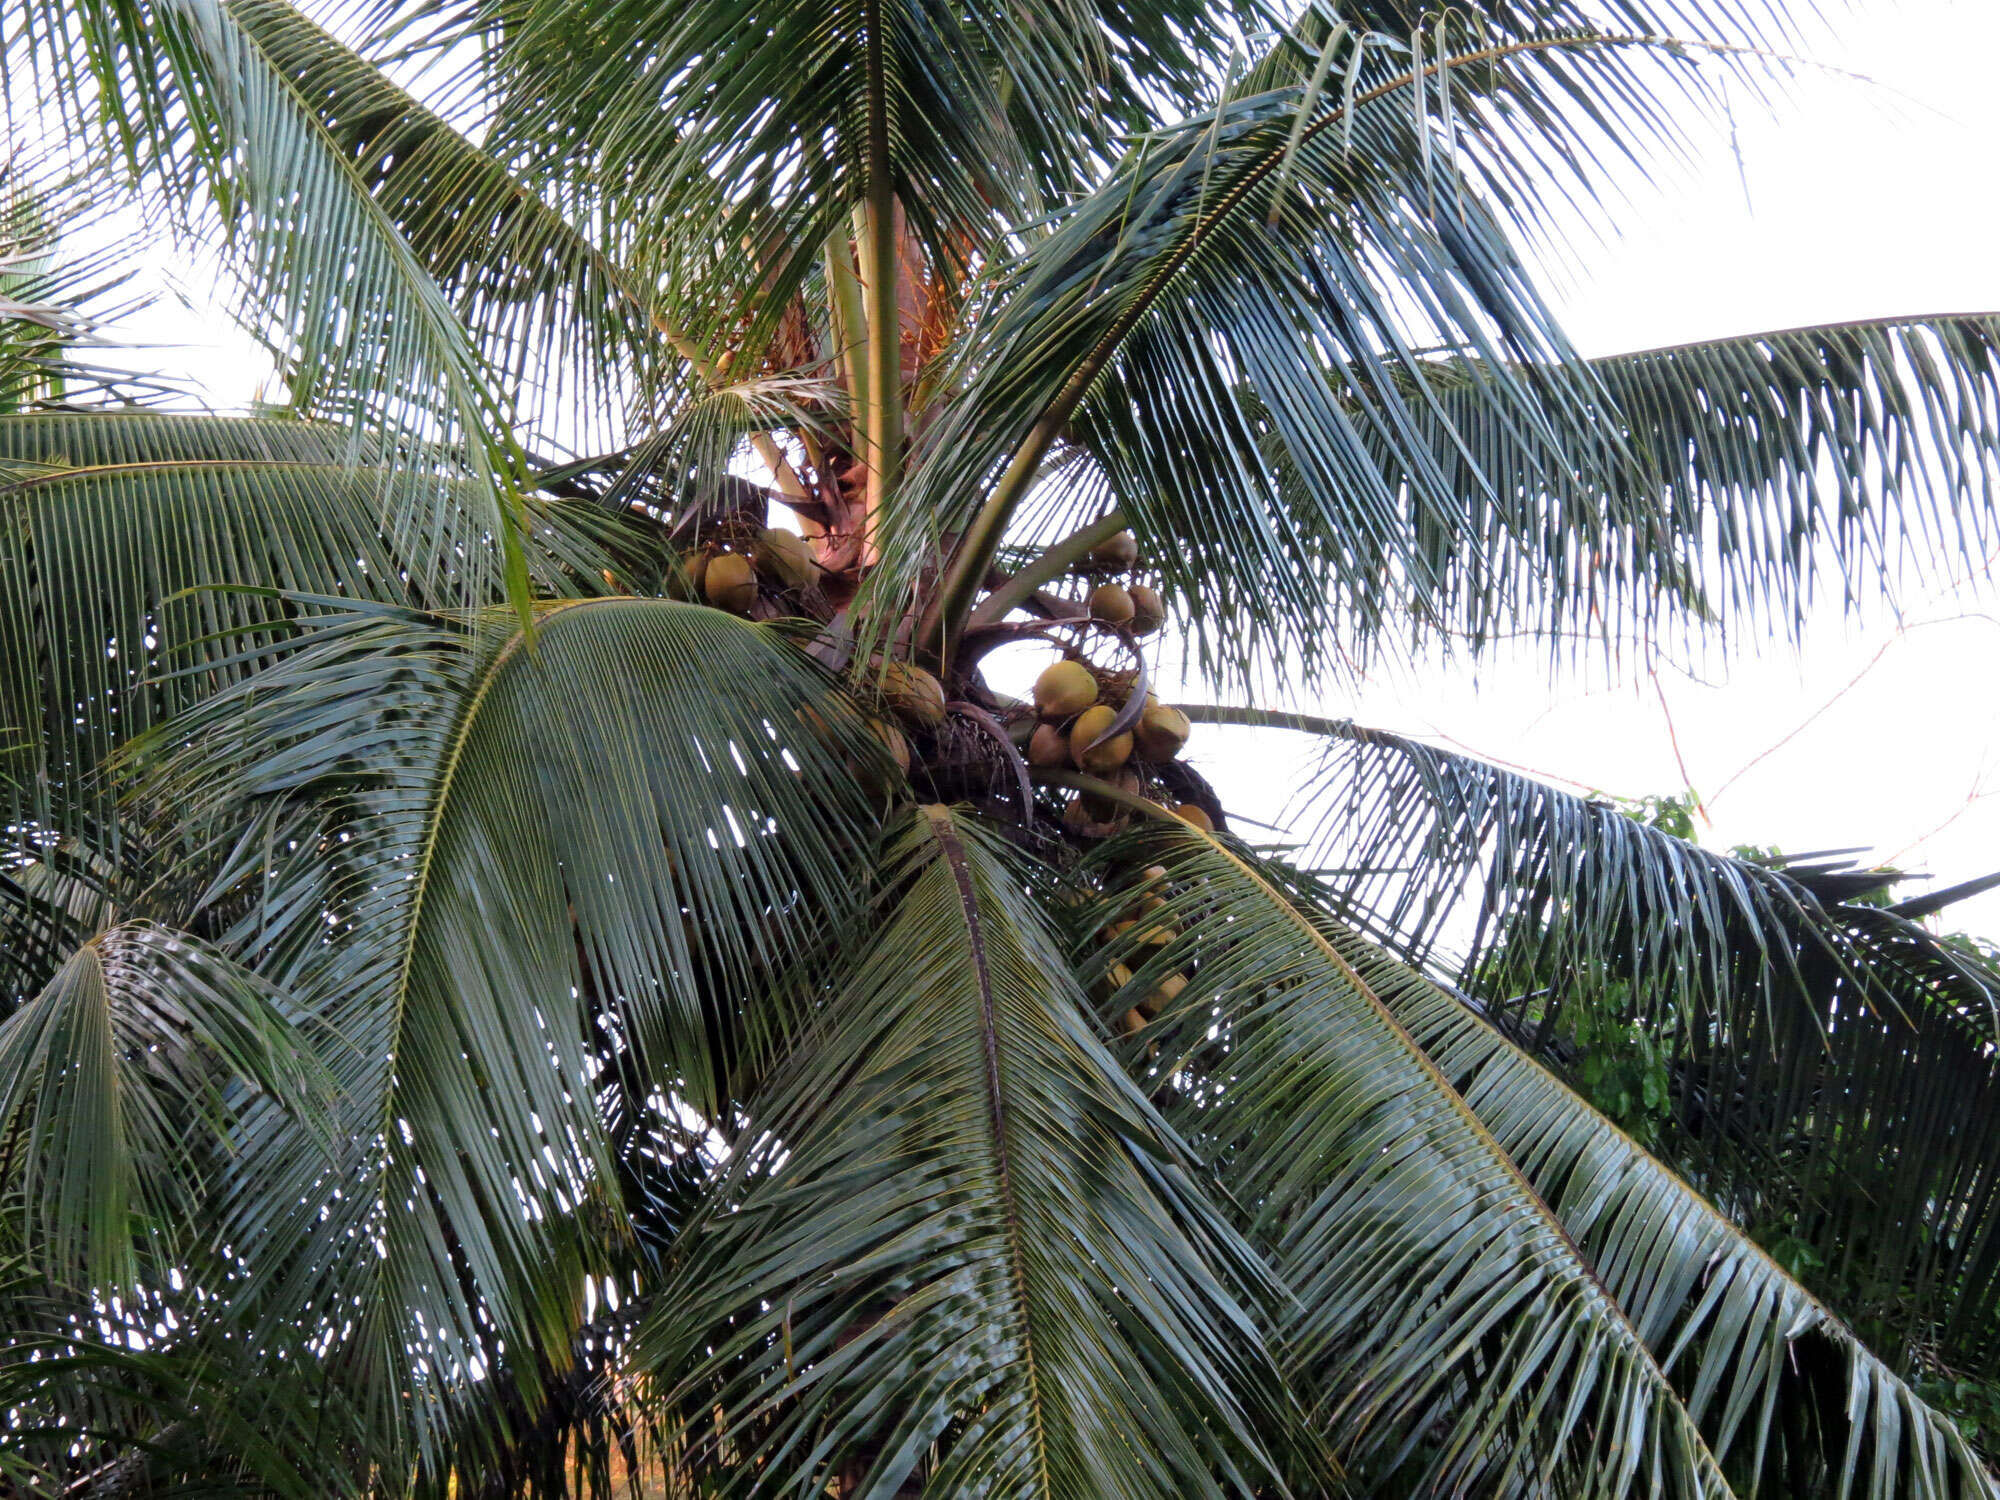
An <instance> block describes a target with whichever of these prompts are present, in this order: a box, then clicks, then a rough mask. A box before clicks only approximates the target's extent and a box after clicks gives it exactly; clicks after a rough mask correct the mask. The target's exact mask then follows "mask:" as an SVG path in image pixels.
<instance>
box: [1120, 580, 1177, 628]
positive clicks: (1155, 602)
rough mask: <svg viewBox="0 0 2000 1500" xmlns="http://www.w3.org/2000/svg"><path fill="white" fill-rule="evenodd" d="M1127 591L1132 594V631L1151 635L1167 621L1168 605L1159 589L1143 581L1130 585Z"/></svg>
mask: <svg viewBox="0 0 2000 1500" xmlns="http://www.w3.org/2000/svg"><path fill="white" fill-rule="evenodd" d="M1125 592H1126V593H1128V594H1130V595H1131V596H1132V633H1133V634H1134V635H1151V634H1152V633H1153V632H1154V631H1156V630H1158V629H1159V628H1160V627H1161V626H1162V625H1164V624H1166V623H1167V606H1166V604H1165V602H1164V601H1162V600H1161V598H1160V591H1159V590H1158V589H1154V588H1149V587H1147V586H1146V585H1145V584H1143V583H1135V584H1132V585H1130V586H1129V587H1128V588H1127V589H1126V590H1125Z"/></svg>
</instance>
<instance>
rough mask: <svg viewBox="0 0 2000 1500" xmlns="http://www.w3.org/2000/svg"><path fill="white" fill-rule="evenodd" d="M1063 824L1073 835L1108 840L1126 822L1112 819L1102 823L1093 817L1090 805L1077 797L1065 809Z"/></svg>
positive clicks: (1120, 819)
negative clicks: (1077, 834) (1078, 834)
mask: <svg viewBox="0 0 2000 1500" xmlns="http://www.w3.org/2000/svg"><path fill="white" fill-rule="evenodd" d="M1062 822H1063V827H1065V828H1067V829H1068V830H1069V831H1070V832H1071V833H1080V834H1082V835H1083V836H1084V837H1085V838H1091V839H1106V838H1110V837H1111V835H1112V834H1114V833H1116V832H1117V831H1118V830H1119V828H1120V826H1122V824H1123V822H1124V820H1123V819H1122V818H1110V819H1106V820H1104V821H1102V822H1100V821H1099V820H1098V819H1096V818H1094V817H1092V816H1091V814H1090V807H1089V804H1087V803H1086V802H1085V801H1084V800H1083V798H1081V797H1076V798H1073V799H1071V801H1070V804H1069V806H1068V807H1065V808H1064V809H1063V816H1062Z"/></svg>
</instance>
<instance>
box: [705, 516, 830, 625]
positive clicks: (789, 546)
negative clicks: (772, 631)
mask: <svg viewBox="0 0 2000 1500" xmlns="http://www.w3.org/2000/svg"><path fill="white" fill-rule="evenodd" d="M681 571H682V573H683V574H684V575H685V578H686V583H685V586H684V588H680V589H676V590H675V591H674V592H675V593H676V594H677V595H678V596H679V597H683V598H687V599H692V600H694V601H696V602H698V603H703V604H708V605H712V606H713V607H714V608H716V609H723V610H727V611H728V612H729V613H730V614H732V615H744V616H746V617H759V618H761V617H764V616H768V615H775V614H783V613H786V612H787V611H785V610H784V609H783V608H782V607H780V601H781V599H782V597H783V596H785V595H792V596H795V597H796V596H807V595H812V594H817V593H818V591H819V587H820V577H821V570H820V565H819V564H818V563H817V562H815V561H814V560H813V555H812V547H811V545H810V544H809V543H807V541H806V539H805V538H804V537H802V536H800V535H799V534H798V533H797V532H796V531H786V530H784V529H782V528H780V527H775V526H760V527H736V528H725V529H723V530H720V531H718V532H716V533H715V534H714V535H712V536H710V537H709V538H708V539H707V540H706V541H704V542H703V543H702V544H701V545H700V546H698V547H696V548H694V549H693V550H691V551H689V552H685V553H683V554H682V555H681ZM760 604H764V605H768V606H770V607H769V608H760V607H759V606H760Z"/></svg>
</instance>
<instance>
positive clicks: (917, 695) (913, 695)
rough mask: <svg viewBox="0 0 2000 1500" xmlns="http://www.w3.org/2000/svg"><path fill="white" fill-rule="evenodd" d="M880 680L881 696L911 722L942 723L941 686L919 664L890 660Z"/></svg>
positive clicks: (931, 726) (933, 725)
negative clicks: (915, 665) (914, 665)
mask: <svg viewBox="0 0 2000 1500" xmlns="http://www.w3.org/2000/svg"><path fill="white" fill-rule="evenodd" d="M881 681H882V697H883V699H884V700H885V701H886V702H887V703H888V705H889V707H891V708H893V709H894V710H895V711H896V712H897V714H899V715H900V716H901V717H903V718H904V719H907V720H908V721H909V722H910V723H912V724H915V725H917V726H918V727H919V728H922V729H935V728H937V727H938V725H940V724H942V723H943V722H944V685H943V684H942V683H940V682H939V681H938V680H937V679H936V678H935V677H933V676H931V674H930V673H928V672H926V671H925V670H924V669H923V668H922V667H913V666H911V665H910V664H909V663H908V662H906V661H892V662H890V663H889V665H888V667H887V668H886V669H885V670H884V671H883V674H882V679H881Z"/></svg>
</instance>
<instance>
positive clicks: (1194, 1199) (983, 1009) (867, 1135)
mask: <svg viewBox="0 0 2000 1500" xmlns="http://www.w3.org/2000/svg"><path fill="white" fill-rule="evenodd" d="M881 883H882V888H883V896H882V901H881V905H880V910H879V914H878V922H879V925H878V926H877V927H876V928H875V930H874V931H873V932H872V933H871V934H870V935H869V937H868V940H867V942H866V944H865V945H864V946H862V947H860V949H859V951H858V952H857V954H856V957H855V960H854V962H853V965H852V967H851V969H849V970H847V971H846V972H844V973H842V974H840V975H839V976H838V977H837V979H836V980H835V981H834V984H833V988H832V992H831V994H830V996H829V1000H828V1003H827V1005H826V1007H825V1009H824V1011H823V1012H822V1013H821V1014H819V1015H818V1016H816V1017H815V1018H814V1019H813V1021H812V1022H811V1023H810V1025H809V1026H808V1027H807V1028H806V1029H805V1030H804V1031H802V1033H801V1034H800V1036H799V1041H798V1046H797V1050H796V1053H795V1055H794V1056H793V1057H792V1059H791V1060H790V1061H789V1062H788V1063H787V1064H786V1065H785V1066H784V1068H783V1069H782V1070H781V1072H780V1073H779V1074H778V1075H777V1077H776V1078H775V1079H774V1081H773V1083H772V1086H771V1087H770V1089H769V1091H768V1093H767V1094H766V1096H764V1097H763V1098H761V1099H760V1100H759V1101H757V1103H756V1105H755V1106H754V1107H753V1108H752V1110H751V1111H750V1115H749V1119H748V1122H747V1125H746V1126H745V1128H744V1130H743V1133H742V1137H741V1140H742V1144H741V1147H740V1149H739V1150H738V1152H737V1153H736V1155H735V1156H734V1157H733V1158H732V1159H731V1162H730V1166H729V1169H728V1174H727V1177H726V1180H725V1184H724V1187H723V1196H722V1197H721V1198H720V1199H719V1201H718V1205H717V1208H716V1209H715V1211H712V1212H711V1213H709V1214H707V1215H705V1216H704V1217H703V1218H702V1219H700V1220H698V1221H697V1222H696V1225H695V1226H694V1227H693V1228H692V1229H691V1230H690V1231H689V1237H690V1242H691V1243H690V1248H689V1250H688V1252H687V1254H686V1257H685V1259H684V1260H683V1261H682V1263H681V1265H680V1268H679V1273H678V1276H677V1278H676V1280H675V1282H674V1283H673V1285H672V1286H671V1287H670V1288H669V1289H668V1291H667V1293H666V1295H665V1296H664V1298H663V1301H662V1307H661V1311H660V1312H659V1314H658V1317H657V1321H656V1323H655V1325H654V1326H653V1327H652V1328H651V1329H650V1331H649V1333H648V1335H647V1341H646V1343H645V1345H644V1346H643V1347H644V1351H645V1356H646V1359H647V1362H648V1363H649V1364H650V1365H652V1366H653V1367H655V1368H657V1370H658V1371H659V1376H658V1378H660V1379H661V1380H663V1381H665V1382H667V1383H669V1384H676V1383H677V1390H676V1394H677V1395H678V1396H679V1397H680V1398H681V1399H682V1400H684V1401H685V1402H686V1405H687V1409H688V1410H689V1412H690V1413H691V1414H692V1415H691V1422H692V1424H693V1430H692V1431H691V1432H690V1435H689V1441H690V1443H691V1444H692V1456H693V1457H694V1460H695V1462H696V1466H697V1468H698V1469H699V1470H701V1471H702V1472H704V1473H710V1474H712V1477H711V1478H709V1479H708V1481H707V1482H709V1483H713V1484H715V1485H716V1486H718V1491H717V1492H718V1493H729V1494H760V1495H761V1494H805V1493H809V1492H810V1493H816V1492H817V1490H818V1487H819V1486H822V1485H824V1484H825V1483H826V1481H827V1479H828V1478H829V1477H831V1476H832V1475H834V1474H838V1475H839V1476H840V1477H841V1478H842V1479H843V1482H844V1483H847V1484H850V1485H853V1486H856V1489H855V1490H854V1492H855V1493H864V1494H882V1495H888V1494H898V1493H906V1492H911V1488H910V1487H912V1486H914V1485H917V1484H921V1485H922V1487H923V1490H924V1493H927V1494H939V1495H955V1494H966V1493H972V1492H975V1491H976V1492H977V1493H981V1494H993V1495H1005V1496H1048V1497H1054V1496H1063V1495H1083V1494H1090V1495H1119V1496H1130V1497H1139V1496H1146V1495H1157V1496H1180V1495H1220V1494H1225V1493H1249V1492H1250V1490H1251V1487H1252V1486H1253V1485H1254V1484H1256V1483H1257V1482H1258V1481H1259V1480H1260V1478H1261V1471H1263V1470H1264V1468H1265V1466H1266V1464H1267V1462H1268V1460H1266V1459H1264V1458H1263V1457H1262V1456H1261V1455H1260V1452H1259V1450H1260V1448H1261V1447H1262V1443H1260V1440H1259V1438H1258V1436H1257V1435H1255V1428H1254V1426H1253V1414H1254V1412H1255V1408H1256V1406H1257V1405H1258V1403H1260V1402H1261V1401H1264V1400H1267V1399H1268V1394H1269V1393H1268V1386H1267V1384H1266V1381H1265V1377H1264V1375H1263V1373H1262V1361H1263V1356H1262V1355H1261V1353H1260V1352H1259V1347H1258V1343H1257V1339H1256V1335H1255V1333H1254V1331H1253V1329H1252V1328H1251V1326H1250V1324H1249V1321H1248V1318H1247V1316H1246V1314H1245V1312H1244V1311H1242V1310H1240V1308H1239V1304H1238V1301H1237V1299H1238V1298H1239V1297H1241V1296H1242V1295H1243V1294H1244V1289H1243V1287H1242V1284H1241V1281H1240V1278H1241V1276H1242V1275H1243V1265H1242V1262H1243V1259H1244V1251H1243V1249H1242V1247H1241V1246H1240V1245H1239V1244H1238V1243H1237V1242H1236V1241H1235V1240H1234V1237H1233V1235H1232V1234H1231V1233H1230V1232H1229V1231H1228V1230H1227V1229H1225V1228H1224V1227H1223V1226H1222V1225H1221V1223H1220V1222H1219V1220H1218V1219H1217V1218H1216V1216H1215V1215H1214V1214H1213V1213H1212V1211H1211V1210H1209V1209H1208V1208H1207V1207H1206V1206H1205V1205H1204V1204H1203V1203H1202V1201H1201V1199H1200V1197H1199V1195H1198V1193H1197V1192H1196V1190H1195V1189H1194V1187H1193V1186H1192V1184H1191V1183H1190V1181H1189V1179H1188V1176H1187V1164H1186V1161H1185V1159H1184V1157H1183V1155H1182V1152H1181V1150H1180V1148H1179V1146H1178V1145H1177V1144H1176V1143H1175V1142H1174V1141H1173V1140H1172V1138H1171V1137H1170V1136H1169V1135H1167V1134H1166V1133H1165V1132H1164V1130H1163V1129H1162V1127H1161V1125H1160V1122H1159V1120H1158V1118H1157V1116H1156V1115H1155V1114H1154V1113H1153V1111H1152V1110H1151V1109H1150V1108H1149V1107H1148V1106H1147V1105H1146V1103H1145V1102H1144V1100H1143V1099H1142V1098H1141V1097H1140V1096H1139V1094H1138V1093H1137V1092H1136V1091H1135V1090H1134V1089H1133V1088H1132V1086H1131V1085H1130V1084H1129V1083H1128V1082H1127V1081H1126V1080H1125V1079H1124V1077H1123V1076H1122V1075H1121V1074H1120V1073H1119V1072H1118V1070H1117V1067H1116V1065H1115V1063H1114V1062H1113V1061H1112V1059H1111V1058H1110V1056H1109V1055H1108V1054H1107V1052H1106V1051H1105V1049H1104V1047H1103V1045H1102V1043H1101V1042H1100V1041H1099V1039H1098V1037H1097V1035H1096V1034H1095V1033H1094V1031H1093V1029H1092V1027H1091V1025H1090V1023H1089V1021H1088V1018H1087V1014H1086V1012H1085V1009H1084V998H1083V996H1082V994H1081V992H1080V991H1079V989H1078V988H1077V985H1076V983H1075V981H1074V980H1073V979H1072V978H1071V977H1070V972H1069V969H1068V966H1067V965H1066V963H1065V962H1064V960H1063V957H1062V955H1061V952H1060V950H1059V949H1058V948H1057V946H1056V945H1055V943H1054V941H1053V937H1052V934H1051V933H1050V932H1049V931H1048V930H1047V928H1046V926H1045V921H1044V918H1043V916H1042V915H1041V913H1040V911H1039V909H1038V907H1037V904H1036V902H1035V901H1034V899H1033V898H1032V896H1031V894H1030V891H1029V890H1028V888H1027V887H1026V886H1024V884H1023V873H1022V872H1021V870H1019V869H1018V868H1016V867H1015V861H1014V860H1013V859H1011V858H1009V857H1008V856H1007V855H1006V854H1005V853H1003V851H1002V850H1001V849H1000V848H999V847H998V846H997V845H996V844H995V843H994V842H993V840H992V837H991V836H990V835H988V834H985V833H983V832H981V831H979V830H978V829H977V828H976V827H975V826H974V825H972V824H970V823H969V822H968V821H967V820H966V819H965V818H964V817H963V816H961V815H960V814H957V813H954V812H952V811H949V810H947V809H945V808H942V807H929V808H925V809H923V810H922V811H921V812H920V813H918V814H916V815H915V816H914V817H912V818H911V819H910V820H909V821H908V822H907V823H906V824H905V826H903V827H902V828H900V829H898V830H896V831H895V832H894V833H893V834H892V835H891V839H890V842H889V844H888V847H887V853H886V855H885V859H884V864H883V868H882V871H881ZM1250 1290H1251V1292H1252V1293H1253V1295H1254V1293H1255V1290H1256V1289H1255V1287H1254V1286H1253V1287H1252V1288H1250ZM711 1408H713V1410H714V1411H715V1412H716V1413H717V1414H718V1418H719V1420H717V1421H715V1422H714V1423H712V1422H711V1417H710V1412H711ZM1269 1431H1270V1429H1269V1428H1268V1427H1267V1428H1266V1429H1265V1437H1264V1439H1263V1441H1264V1442H1268V1440H1269V1437H1268V1434H1269Z"/></svg>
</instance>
